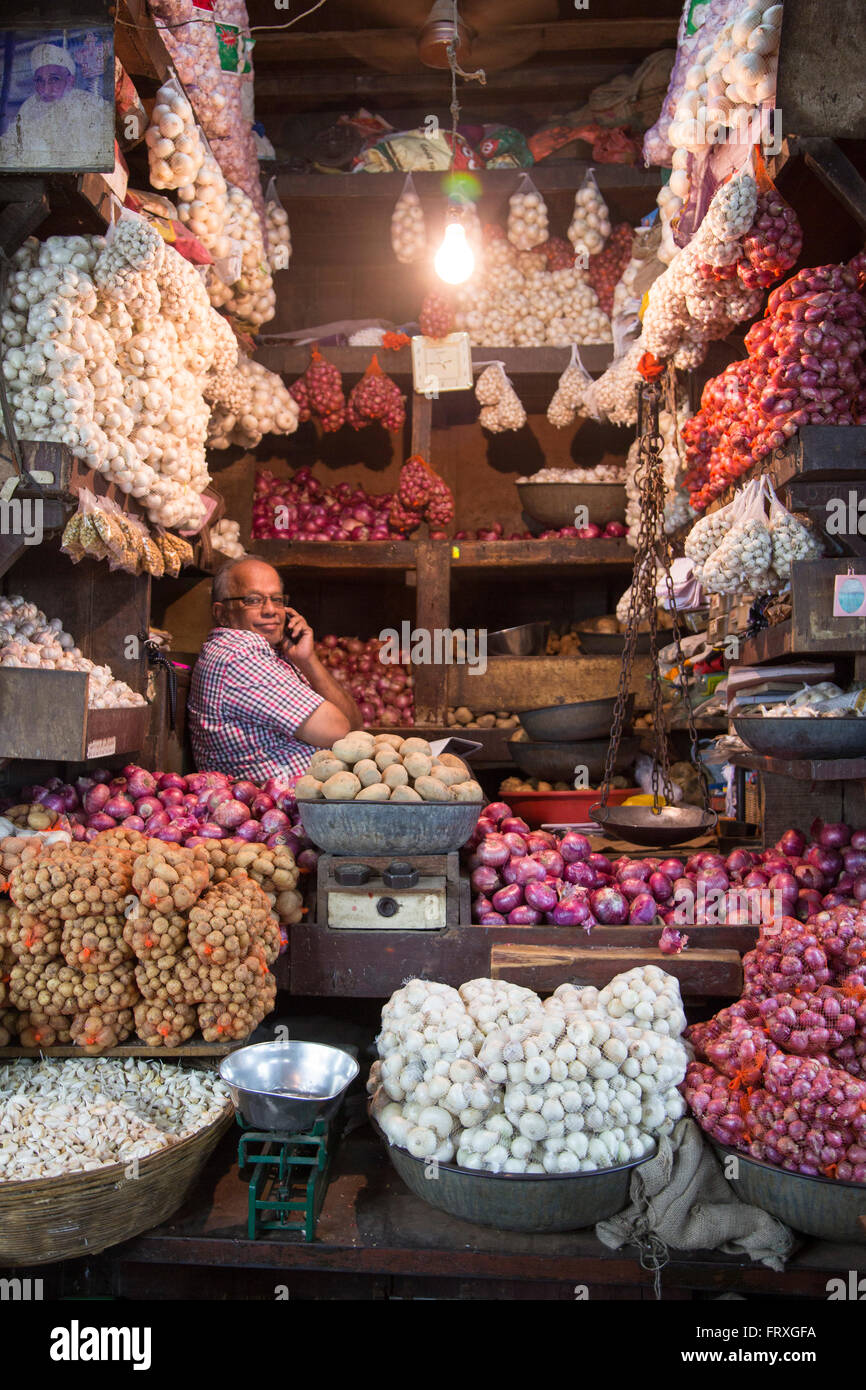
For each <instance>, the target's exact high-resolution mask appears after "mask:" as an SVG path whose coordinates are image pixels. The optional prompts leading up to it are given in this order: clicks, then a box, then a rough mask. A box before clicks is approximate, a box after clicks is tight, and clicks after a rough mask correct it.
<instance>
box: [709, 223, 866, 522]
mask: <svg viewBox="0 0 866 1390" xmlns="http://www.w3.org/2000/svg"><path fill="white" fill-rule="evenodd" d="M768 246H769V247H770V249H768V247H767V246H765V248H764V249H765V251H766V253H767V255H768V256H770V257H772V256H773V255H775V254H776V251H774V250H773V249H772V247H773V246H775V247H776V248H777V249H778V244H777V243H768ZM754 257H755V261H754V262H753V264H754V263H757V265H758V267H759V271H758V272H756V273H760V267H761V266H763V265H764V263H765V262H764V260H762V258H761V255H760V254H759V252H758V250H757V249H755V250H754ZM767 273H769V272H767ZM858 279H859V274H858V270H857V266H856V265H855V263H854V262H852V263H851V264H850V265H847V266H846V265H824V266H818V267H814V268H810V269H807V270H801V271H799V272H798V274H797V275H795V276H793V278H792V279H790V280H787V281H786V282H785V284H783V285H780V286H779V287H778V289H776V290H774V291H773V292H772V294H771V295H770V297H769V300H768V303H767V313H766V315H765V317H764V318H763V319H761V320H760V322H758V323H755V324H753V326H752V327H751V328H750V329H749V332H748V333H747V334H746V348H747V350H748V353H749V356H748V358H746V359H745V360H744V361H741V362H732V363H731V365H730V366H729V367H726V368H725V370H724V372H722V373H721V375H720V376H717V377H714V378H713V379H712V380H710V381H708V382H707V384H706V386H705V387H704V391H703V395H702V396H701V409H700V410H699V411H698V413H697V415H695V416H693V417H692V419H691V420H688V421H686V424H685V425H684V427H683V438H684V440H685V442H686V446H687V448H686V460H687V463H688V473H687V474H686V485H687V486H688V488H689V489H690V497H689V501H690V502H691V505H692V506H693V507H694V508H695V509H696V510H697V511H702V510H703V509H704V508H705V507H706V506H707V505H708V504H709V503H710V502H711V501H713V499H714V498H716V497H718V496H720V494H721V493H722V492H724V491H725V489H726V488H727V486H728V485H729V483H731V482H733V481H734V480H735V479H736V478H739V477H740V476H741V474H743V473H745V472H746V471H747V469H749V468H750V467H751V466H752V464H753V463H757V462H759V461H760V460H761V459H762V458H765V457H766V455H767V454H769V453H770V452H771V451H772V450H773V449H776V448H779V447H780V446H781V445H782V444H784V442H785V440H786V439H790V438H791V436H792V435H794V434H795V433H796V431H797V430H798V429H799V428H800V426H801V425H807V424H825V423H831V424H834V425H851V424H856V423H858V422H859V421H860V420H861V419H862V418H863V416H864V414H866V379H864V368H863V362H862V359H861V354H862V353H863V351H864V349H866V333H864V325H866V302H864V299H863V296H862V294H861V293H860V291H859V289H858Z"/></svg>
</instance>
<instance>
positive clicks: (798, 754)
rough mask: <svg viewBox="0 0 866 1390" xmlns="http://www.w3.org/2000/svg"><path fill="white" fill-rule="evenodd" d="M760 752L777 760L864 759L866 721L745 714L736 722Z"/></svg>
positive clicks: (746, 738) (744, 736)
mask: <svg viewBox="0 0 866 1390" xmlns="http://www.w3.org/2000/svg"><path fill="white" fill-rule="evenodd" d="M733 725H734V728H735V730H736V731H737V733H738V734H739V736H740V738H741V739H742V740H743V742H744V743H747V744H748V745H749V747H750V748H753V749H754V750H755V752H756V753H765V754H767V755H768V756H770V757H775V758H860V757H862V756H863V754H864V753H866V718H863V716H862V715H857V716H855V717H854V718H850V717H849V718H843V719H777V718H774V717H773V715H769V716H768V717H767V718H766V719H765V718H764V717H763V716H762V715H743V716H742V717H741V718H739V719H734V720H733Z"/></svg>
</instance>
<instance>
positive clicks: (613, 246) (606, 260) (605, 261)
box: [588, 222, 634, 318]
mask: <svg viewBox="0 0 866 1390" xmlns="http://www.w3.org/2000/svg"><path fill="white" fill-rule="evenodd" d="M633 235H634V233H633V232H632V229H631V226H630V225H629V223H628V222H620V223H619V225H618V226H616V227H614V229H613V231H612V232H611V234H610V236H609V238H608V240H607V243H606V245H605V247H604V250H602V251H599V252H597V253H596V255H594V256H590V258H589V274H588V279H589V283H590V284H591V285H592V288H593V289H594V290H595V293H596V295H597V297H598V302H599V304H600V306H601V310H602V313H605V314H607V316H608V318H609V317H610V315H611V314H612V313H613V292H614V290H615V289H616V287H617V285H618V284H619V280H620V276H621V275H622V274H623V271H624V270H625V268H626V266H627V265H628V263H629V261H630V260H631V244H632V238H633Z"/></svg>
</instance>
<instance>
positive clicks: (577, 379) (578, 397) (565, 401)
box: [475, 343, 592, 430]
mask: <svg viewBox="0 0 866 1390" xmlns="http://www.w3.org/2000/svg"><path fill="white" fill-rule="evenodd" d="M590 386H592V377H591V376H590V374H589V372H588V371H587V370H586V368H585V367H584V365H583V363H582V362H581V360H580V353H579V352H578V350H577V344H576V343H572V345H571V360H570V362H569V364H568V366H567V367H566V369H565V371H564V372H563V373H562V376H561V377H560V378H559V381H558V382H557V386H556V390H555V391H554V393H553V395H552V396H551V399H550V405H549V406H548V407H547V418H548V421H549V422H550V424H551V425H553V426H554V428H555V429H558V430H562V429H565V428H566V427H567V426H568V425H573V424H574V422H575V420H576V419H577V416H578V412H579V410H580V407H581V404H582V402H583V398H584V396H585V394H586V392H587V390H588V389H589V387H590ZM475 394H476V395H477V394H478V391H477V388H476V392H475Z"/></svg>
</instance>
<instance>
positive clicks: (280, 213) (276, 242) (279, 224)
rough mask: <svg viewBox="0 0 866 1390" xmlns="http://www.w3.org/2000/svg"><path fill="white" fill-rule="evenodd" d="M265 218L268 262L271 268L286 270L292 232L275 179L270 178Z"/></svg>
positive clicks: (288, 261)
mask: <svg viewBox="0 0 866 1390" xmlns="http://www.w3.org/2000/svg"><path fill="white" fill-rule="evenodd" d="M265 219H266V221H267V227H268V263H269V264H270V267H271V270H272V271H273V272H274V273H276V272H277V271H278V270H288V268H289V264H290V262H291V259H292V233H291V229H290V227H289V214H288V213H287V212H286V209H285V208H284V206H283V204H282V202H281V201H280V195H279V194H278V193H277V181H276V179H275V178H272V179H271V180H270V182H269V184H268V188H267V192H266V194H265Z"/></svg>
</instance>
